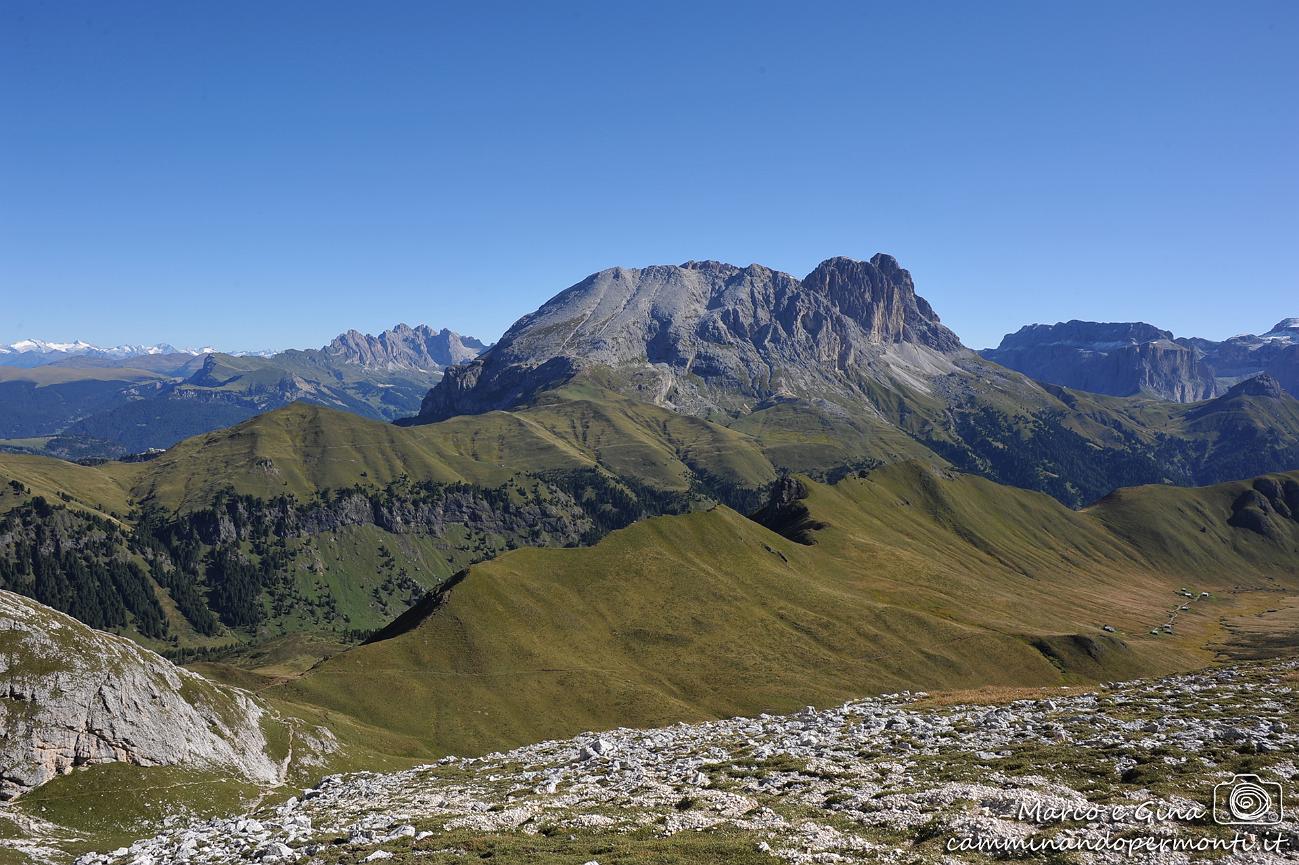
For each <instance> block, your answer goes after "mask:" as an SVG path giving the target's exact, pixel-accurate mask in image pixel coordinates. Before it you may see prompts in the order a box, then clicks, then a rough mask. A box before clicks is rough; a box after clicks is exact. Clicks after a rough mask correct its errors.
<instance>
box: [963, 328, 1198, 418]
mask: <svg viewBox="0 0 1299 865" xmlns="http://www.w3.org/2000/svg"><path fill="white" fill-rule="evenodd" d="M980 353H981V354H982V355H983V356H984V357H986V358H988V359H989V360H994V361H996V362H997V363H1000V364H1002V365H1003V366H1008V367H1010V368H1011V369H1015V370H1019V371H1020V372H1022V373H1024V374H1025V375H1028V376H1031V377H1033V378H1035V379H1037V380H1039V381H1044V382H1048V383H1050V384H1057V385H1063V386H1065V387H1072V388H1076V389H1078V390H1086V391H1091V392H1092V393H1104V394H1111V395H1113V396H1133V395H1136V394H1147V395H1150V396H1157V397H1162V398H1164V399H1171V400H1175V401H1177V402H1195V401H1198V400H1202V399H1209V398H1211V397H1214V396H1216V395H1217V394H1218V393H1219V389H1218V385H1217V382H1216V380H1215V378H1214V372H1213V369H1212V368H1211V367H1210V366H1209V365H1208V364H1206V363H1205V362H1204V360H1203V359H1202V357H1201V353H1200V352H1199V351H1198V350H1197V349H1195V348H1194V347H1191V346H1185V345H1179V344H1178V343H1177V342H1175V341H1174V340H1173V335H1172V334H1171V333H1169V332H1168V331H1166V330H1160V329H1159V328H1156V327H1154V326H1153V325H1149V324H1146V323H1144V322H1109V323H1101V322H1092V321H1068V322H1061V323H1059V324H1054V325H1046V324H1030V325H1026V326H1024V327H1022V328H1020V329H1019V331H1017V332H1016V333H1012V334H1007V335H1006V337H1005V338H1004V339H1002V341H1001V345H999V346H998V347H997V348H995V349H987V350H985V351H983V352H980Z"/></svg>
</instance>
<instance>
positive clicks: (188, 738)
mask: <svg viewBox="0 0 1299 865" xmlns="http://www.w3.org/2000/svg"><path fill="white" fill-rule="evenodd" d="M278 723H280V722H279V721H278V719H275V718H273V717H271V716H270V715H269V714H268V712H267V710H266V709H265V708H264V707H263V706H261V705H260V704H259V703H258V702H257V701H256V700H255V699H254V698H253V697H252V695H250V694H248V693H246V692H243V691H239V690H236V689H233V688H226V687H222V686H218V685H216V684H213V683H212V682H209V681H207V680H206V679H204V678H202V677H201V676H199V675H197V674H196V673H191V672H189V671H188V670H185V669H182V668H180V667H177V666H175V665H174V664H172V663H171V662H169V661H167V660H166V659H165V658H162V657H161V656H159V655H157V654H155V653H153V652H150V651H148V650H147V649H144V648H141V647H140V646H138V645H136V644H135V643H133V642H132V641H130V640H128V639H126V638H124V637H117V636H114V635H112V634H107V633H104V632H102V631H96V630H94V629H92V628H89V627H87V626H86V625H83V624H81V623H80V622H78V621H76V620H75V619H73V618H71V617H70V616H65V615H64V614H62V613H59V612H56V611H55V610H51V609H50V608H48V607H45V606H42V605H41V604H38V603H37V602H35V601H32V600H30V599H28V598H24V597H21V596H19V595H15V594H13V593H11V592H5V591H0V731H2V732H3V735H2V736H0V798H2V799H12V798H14V797H16V796H19V795H21V794H22V793H24V792H26V791H28V790H30V789H32V788H34V787H37V786H40V785H41V784H44V783H45V782H47V781H49V780H50V779H52V778H54V777H55V776H57V775H61V774H65V773H67V772H70V771H71V770H72V769H74V768H75V767H78V766H86V765H91V764H96V763H109V762H127V763H133V764H135V765H139V766H164V765H183V766H187V767H192V768H210V769H216V770H220V771H225V772H230V773H233V774H236V775H239V776H242V777H244V778H247V779H249V780H251V781H255V782H259V783H275V782H277V781H279V780H281V778H282V773H283V770H284V768H285V767H284V766H283V765H282V764H281V763H280V762H278V761H277V760H276V759H273V758H272V757H271V756H270V755H269V754H268V744H267V738H266V732H265V730H264V727H272V726H274V725H276V724H278Z"/></svg>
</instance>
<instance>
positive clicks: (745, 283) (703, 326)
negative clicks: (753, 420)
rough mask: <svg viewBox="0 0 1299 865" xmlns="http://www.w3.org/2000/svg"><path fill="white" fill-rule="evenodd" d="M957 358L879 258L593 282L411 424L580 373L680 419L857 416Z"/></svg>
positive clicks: (703, 265) (499, 348)
mask: <svg viewBox="0 0 1299 865" xmlns="http://www.w3.org/2000/svg"><path fill="white" fill-rule="evenodd" d="M965 353H966V349H964V347H963V346H962V345H961V342H960V340H959V339H958V338H957V337H956V334H954V333H952V332H951V331H950V330H948V329H947V328H946V327H945V326H943V324H942V323H941V322H940V321H939V318H938V316H937V314H935V313H934V310H933V308H932V307H930V305H929V304H928V303H927V302H926V301H925V299H924V298H922V297H920V296H919V295H917V294H916V291H915V285H914V284H913V282H912V279H911V274H910V273H908V272H907V271H906V270H904V269H903V268H902V267H901V266H899V265H898V262H897V261H896V260H895V259H894V258H893V257H892V256H889V255H883V254H880V255H876V256H874V257H873V258H871V259H870V260H869V261H857V260H854V259H850V258H842V257H840V258H831V259H827V260H826V261H824V262H822V263H821V264H820V265H818V266H817V267H816V268H815V269H814V270H813V271H812V272H811V273H809V274H808V275H807V276H806V277H804V278H802V279H799V278H798V277H796V276H792V275H790V274H788V273H782V272H780V271H776V270H771V269H770V268H766V267H763V266H762V265H759V264H751V265H749V266H748V267H737V266H735V265H732V264H724V263H722V262H717V261H688V262H686V263H685V264H682V265H655V266H652V267H645V268H623V267H615V268H611V269H609V270H603V271H600V272H599V273H596V274H592V275H591V276H589V277H587V278H586V279H584V280H582V281H581V282H579V283H578V284H577V285H574V286H572V287H571V288H569V289H567V290H565V291H563V292H561V293H560V294H558V295H556V296H555V297H554V298H552V299H551V300H550V301H548V302H547V303H546V304H545V305H543V306H542V307H541V308H540V309H538V310H537V311H536V312H533V313H531V314H529V315H526V316H524V317H523V318H521V319H519V321H517V322H516V323H515V324H514V326H513V327H511V328H510V329H509V331H508V332H506V334H505V335H504V336H503V337H502V338H501V341H500V342H499V343H497V344H496V345H494V346H493V347H492V348H491V349H489V350H488V351H487V352H485V353H484V354H482V355H481V356H479V357H477V358H475V359H474V360H473V361H471V362H469V363H466V364H462V365H459V366H455V367H452V368H450V369H448V370H447V372H446V375H445V377H444V378H443V379H442V381H441V382H439V383H438V385H437V386H436V387H434V388H433V389H432V390H431V391H430V392H429V394H428V396H427V397H426V398H425V399H424V404H423V406H422V408H421V411H420V418H419V420H420V421H435V420H441V419H443V418H446V417H450V416H452V415H455V414H466V413H470V414H472V413H477V412H483V411H491V410H493V409H508V408H513V407H516V406H518V405H520V404H521V403H526V402H528V401H529V400H531V399H533V398H535V397H536V396H537V395H538V394H540V393H541V392H543V391H545V390H547V389H549V388H552V387H555V386H557V385H560V384H563V383H565V382H568V381H570V380H572V379H573V378H575V377H576V376H578V375H579V374H581V373H583V372H591V371H595V370H601V371H602V374H603V375H604V376H605V377H604V378H602V379H600V380H599V383H600V384H601V385H602V386H605V387H611V388H614V389H616V390H620V391H622V392H625V393H628V394H632V395H635V396H636V397H637V398H640V399H644V400H646V401H649V402H653V403H656V404H658V405H661V406H664V407H667V408H671V409H673V410H676V411H680V412H683V413H686V414H693V415H699V416H705V417H706V416H709V415H711V414H712V413H714V412H717V411H726V412H745V411H748V410H752V408H753V407H754V406H755V405H757V404H759V403H761V402H762V401H764V400H768V399H779V398H783V397H801V398H809V399H826V400H830V401H831V402H834V403H837V404H839V405H854V404H857V403H859V402H860V401H861V400H862V398H863V397H864V396H865V395H867V394H868V393H869V392H870V391H871V389H872V388H873V387H874V386H875V385H876V384H877V383H878V382H890V381H892V382H897V383H904V384H908V385H910V386H912V387H918V388H920V389H921V390H925V389H926V386H925V381H926V380H927V379H928V378H930V377H932V376H933V375H936V374H942V373H945V372H949V371H951V370H952V359H953V358H954V357H955V356H957V355H962V354H965Z"/></svg>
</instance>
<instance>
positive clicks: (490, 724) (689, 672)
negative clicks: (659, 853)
mask: <svg viewBox="0 0 1299 865" xmlns="http://www.w3.org/2000/svg"><path fill="white" fill-rule="evenodd" d="M808 487H809V490H810V495H809V497H808V499H807V501H806V504H807V506H808V508H809V509H810V512H811V515H812V517H813V518H814V519H818V520H821V521H823V522H824V523H826V524H827V526H826V527H825V528H823V529H822V530H820V531H819V532H817V533H816V536H815V537H816V541H817V542H816V543H815V544H814V545H812V546H803V545H800V544H797V543H794V542H792V541H789V540H787V539H786V538H784V537H782V536H780V535H777V534H774V533H773V532H771V531H769V530H767V529H765V528H763V527H762V526H760V525H757V524H756V523H754V522H751V521H749V520H747V519H745V518H744V517H741V516H740V515H739V514H736V513H734V512H732V511H730V510H728V509H726V508H723V507H718V508H716V509H714V510H712V511H709V512H706V513H695V514H690V515H686V516H680V517H663V518H658V519H654V520H649V521H646V522H643V523H639V524H637V525H635V526H632V527H630V528H628V529H625V530H622V531H620V532H616V533H614V534H612V535H610V536H609V537H607V538H605V539H604V540H603V541H601V542H600V543H599V544H598V545H596V546H595V547H593V548H589V549H578V550H520V551H517V552H514V553H510V554H507V555H505V556H502V557H500V558H498V559H496V560H494V561H491V562H487V563H484V564H480V565H475V566H473V567H472V568H471V569H470V570H469V571H468V574H467V576H466V577H465V578H464V579H463V580H462V581H460V582H459V583H458V584H457V585H455V586H454V587H453V588H451V589H450V590H449V591H448V592H447V593H446V595H445V599H444V603H443V604H442V606H440V607H439V608H437V609H436V610H434V611H433V612H432V613H431V614H429V615H428V616H427V618H425V619H424V620H423V621H422V622H420V623H419V624H418V626H417V627H414V628H413V629H412V630H409V631H407V632H405V633H402V634H400V635H398V636H393V637H391V638H389V639H385V640H382V641H379V642H376V643H373V644H370V645H367V646H363V647H360V648H357V649H355V650H352V651H349V652H345V653H343V654H341V655H339V656H336V657H334V658H332V659H330V660H328V661H326V662H324V663H322V664H321V665H320V666H319V667H317V668H316V669H314V670H313V671H311V672H310V673H308V674H307V675H306V676H304V677H303V678H301V679H299V680H297V681H296V682H293V683H291V684H289V685H286V686H284V687H283V688H282V689H280V691H279V696H281V697H282V698H283V699H286V700H290V701H303V702H307V703H314V704H318V705H321V706H325V707H328V708H329V709H330V710H332V711H336V712H341V713H347V714H351V715H353V716H354V717H356V718H361V719H364V720H365V721H366V722H367V723H370V724H374V725H376V726H379V727H382V728H386V729H388V730H392V731H398V732H401V733H405V734H407V735H409V736H410V737H411V738H412V739H414V740H419V741H421V742H424V743H425V744H426V747H427V748H428V749H429V750H430V751H432V752H440V751H452V752H461V753H465V752H475V751H482V750H487V749H494V748H498V747H503V746H507V745H511V744H515V743H520V742H525V741H529V740H536V739H540V738H545V737H549V736H556V735H566V734H572V733H575V732H578V731H581V730H583V729H593V728H600V727H608V726H614V725H620V724H630V725H649V724H661V723H666V722H669V721H673V720H678V719H688V718H699V717H708V716H726V715H734V714H741V713H753V712H758V711H784V710H789V709H792V708H795V707H797V706H799V705H802V704H804V703H807V702H812V703H829V702H833V701H836V700H839V699H843V698H846V697H848V696H851V695H857V694H862V693H866V692H869V691H877V690H889V689H895V688H900V687H925V688H941V687H956V686H970V685H984V684H1014V685H1023V684H1051V683H1059V682H1062V681H1066V680H1069V679H1073V678H1113V677H1119V676H1124V677H1126V676H1129V675H1136V674H1138V673H1143V672H1162V671H1167V670H1171V669H1175V668H1179V667H1188V666H1195V665H1198V664H1201V663H1205V662H1207V661H1208V660H1209V659H1210V658H1211V654H1210V653H1209V652H1208V651H1207V650H1206V649H1205V648H1204V647H1205V645H1206V643H1207V642H1208V641H1209V639H1210V638H1211V636H1213V635H1214V634H1216V633H1217V630H1218V629H1217V626H1216V621H1217V615H1218V612H1219V611H1218V610H1213V611H1208V610H1209V608H1208V607H1207V606H1206V607H1205V608H1204V610H1205V611H1200V610H1197V611H1195V612H1193V613H1187V614H1185V615H1184V618H1183V620H1182V621H1181V623H1180V624H1179V629H1178V634H1177V635H1176V636H1166V635H1160V636H1152V635H1150V633H1149V631H1150V630H1151V629H1152V628H1153V627H1155V626H1158V625H1159V624H1161V623H1162V622H1163V621H1164V620H1165V619H1166V617H1167V614H1168V610H1169V608H1170V606H1173V607H1175V606H1176V605H1177V604H1178V603H1179V602H1180V601H1179V600H1178V596H1177V595H1176V594H1175V591H1176V589H1177V588H1178V587H1179V584H1182V583H1186V582H1190V581H1192V580H1194V582H1195V585H1196V586H1197V588H1207V589H1210V590H1213V591H1215V592H1216V591H1218V590H1220V589H1225V587H1226V585H1227V584H1228V582H1230V581H1235V582H1239V581H1240V580H1241V579H1242V578H1251V577H1252V578H1254V579H1261V577H1260V568H1262V567H1265V566H1268V565H1275V564H1278V563H1280V562H1283V561H1286V560H1287V557H1293V555H1294V553H1295V550H1296V549H1299V544H1295V543H1292V544H1291V545H1290V546H1289V547H1286V546H1284V545H1276V544H1273V545H1271V546H1269V544H1270V543H1271V542H1265V541H1263V540H1261V539H1258V540H1256V539H1254V538H1242V539H1240V541H1239V543H1240V544H1241V545H1242V546H1241V549H1242V550H1244V551H1245V552H1241V551H1240V550H1238V549H1237V548H1236V547H1234V546H1224V545H1222V544H1221V543H1217V542H1215V541H1214V540H1213V539H1208V538H1206V539H1204V540H1203V541H1202V542H1201V543H1198V544H1197V545H1196V548H1195V550H1194V551H1193V552H1187V553H1184V554H1182V555H1179V556H1167V555H1164V554H1163V553H1162V552H1161V551H1160V550H1158V549H1152V550H1143V549H1140V548H1138V547H1137V546H1136V545H1135V543H1134V541H1133V540H1132V538H1131V537H1125V536H1123V535H1122V534H1120V533H1119V532H1117V531H1115V529H1114V525H1113V524H1114V523H1115V522H1121V521H1122V519H1123V515H1122V514H1119V513H1118V512H1117V511H1113V512H1111V511H1110V510H1109V508H1110V507H1111V506H1110V505H1106V506H1104V507H1100V508H1098V509H1096V511H1094V512H1089V513H1079V512H1075V511H1071V510H1069V509H1067V508H1064V507H1063V506H1061V505H1059V504H1058V503H1057V502H1055V501H1054V500H1052V499H1050V498H1048V497H1046V496H1044V495H1040V494H1036V493H1028V492H1023V491H1019V490H1013V489H1008V488H1005V487H999V486H997V485H995V484H992V483H990V482H987V481H983V480H980V479H977V478H971V477H965V476H954V477H945V476H942V475H939V474H936V473H934V472H932V471H931V470H929V469H926V468H922V467H920V466H918V465H915V464H905V465H899V466H895V467H892V468H889V469H885V470H881V471H879V472H876V473H874V474H873V475H871V476H870V477H869V478H867V479H864V480H848V481H844V482H842V483H840V484H838V485H835V486H832V487H831V486H821V485H816V484H811V483H809V484H808ZM1171 492H1174V493H1176V494H1178V495H1191V496H1196V495H1197V494H1198V495H1200V496H1204V497H1207V498H1206V500H1208V501H1213V502H1219V500H1220V499H1221V497H1222V496H1223V495H1228V494H1229V492H1223V491H1220V490H1210V491H1180V490H1174V491H1171ZM1152 494H1153V492H1152ZM1206 507H1207V505H1206ZM1217 516H1218V519H1219V520H1220V521H1221V520H1223V519H1225V514H1223V513H1218V515H1217ZM1230 531H1239V530H1230ZM1296 537H1299V526H1297V527H1296ZM1214 574H1221V575H1222V576H1220V577H1214V576H1210V577H1206V576H1205V575H1214ZM1227 574H1230V576H1229V577H1228V576H1227ZM1204 603H1205V604H1207V603H1208V602H1204ZM1221 603H1222V604H1223V607H1222V608H1220V609H1226V607H1227V605H1229V604H1230V602H1229V601H1227V600H1223V601H1221ZM1107 624H1108V625H1112V626H1113V627H1115V628H1117V632H1116V633H1114V634H1110V633H1107V632H1104V631H1102V626H1103V625H1107Z"/></svg>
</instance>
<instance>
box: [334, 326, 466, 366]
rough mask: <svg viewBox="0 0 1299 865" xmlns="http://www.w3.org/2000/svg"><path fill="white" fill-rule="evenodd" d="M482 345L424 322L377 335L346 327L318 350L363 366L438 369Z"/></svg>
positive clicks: (345, 361)
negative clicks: (436, 328) (344, 331)
mask: <svg viewBox="0 0 1299 865" xmlns="http://www.w3.org/2000/svg"><path fill="white" fill-rule="evenodd" d="M486 348H487V346H486V345H484V344H483V343H482V342H480V341H478V340H476V339H474V338H473V337H472V336H461V335H460V334H458V333H455V332H454V331H450V330H447V329H446V328H442V330H437V331H435V330H433V328H431V327H429V326H428V325H426V324H421V325H419V326H418V327H410V326H409V325H405V324H399V325H397V326H396V327H394V328H391V329H389V330H385V331H384V332H383V333H381V334H379V335H378V336H371V335H370V334H368V333H361V332H360V331H358V330H349V331H347V333H344V334H340V335H339V336H338V337H336V338H335V339H334V341H333V342H331V343H330V344H329V345H327V346H325V347H324V348H323V349H321V351H323V352H324V353H325V354H326V355H328V356H329V357H330V358H331V359H333V360H335V361H337V362H340V363H351V364H356V365H358V366H362V367H365V368H366V369H383V370H397V369H411V370H414V369H422V370H440V369H442V368H444V367H448V366H455V365H456V364H458V363H464V362H465V361H468V360H472V359H474V358H475V357H477V356H478V355H480V354H481V353H482V352H483V351H484V350H486Z"/></svg>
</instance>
